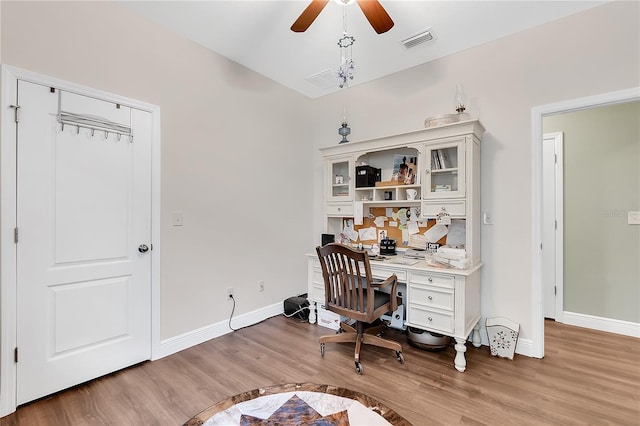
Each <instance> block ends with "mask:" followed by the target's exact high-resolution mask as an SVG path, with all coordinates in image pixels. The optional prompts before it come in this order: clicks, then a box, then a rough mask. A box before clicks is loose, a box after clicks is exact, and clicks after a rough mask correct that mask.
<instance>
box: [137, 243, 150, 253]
mask: <svg viewBox="0 0 640 426" xmlns="http://www.w3.org/2000/svg"><path fill="white" fill-rule="evenodd" d="M138 251H139V252H140V253H146V252H148V251H149V247H148V246H147V245H146V244H140V245H139V246H138Z"/></svg>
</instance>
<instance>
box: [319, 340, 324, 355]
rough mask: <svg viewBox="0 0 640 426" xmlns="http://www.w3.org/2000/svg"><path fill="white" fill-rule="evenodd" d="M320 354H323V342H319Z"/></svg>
mask: <svg viewBox="0 0 640 426" xmlns="http://www.w3.org/2000/svg"><path fill="white" fill-rule="evenodd" d="M320 356H324V343H320Z"/></svg>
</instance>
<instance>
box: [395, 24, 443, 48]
mask: <svg viewBox="0 0 640 426" xmlns="http://www.w3.org/2000/svg"><path fill="white" fill-rule="evenodd" d="M435 39H436V36H435V34H434V32H433V30H432V29H431V28H427V29H426V30H423V31H420V32H419V33H417V34H414V35H412V36H411V37H409V38H405V39H404V40H402V45H403V46H404V47H405V48H407V49H411V48H412V47H416V46H418V45H421V44H424V43H428V42H430V41H434V40H435Z"/></svg>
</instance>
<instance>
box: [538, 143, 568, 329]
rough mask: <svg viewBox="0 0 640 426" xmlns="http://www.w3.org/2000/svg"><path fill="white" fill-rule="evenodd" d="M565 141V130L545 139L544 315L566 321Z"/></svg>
mask: <svg viewBox="0 0 640 426" xmlns="http://www.w3.org/2000/svg"><path fill="white" fill-rule="evenodd" d="M562 141H563V138H562V133H548V134H545V135H544V138H543V143H542V200H543V202H542V204H543V208H542V282H543V288H544V301H543V303H544V317H545V318H550V319H555V320H556V321H558V322H562V310H563V298H562V295H563V278H564V277H563V275H564V273H563V265H564V263H563V262H564V260H563V259H564V254H563V240H562V237H563V199H564V197H563V179H562V173H563V172H562V152H563V148H562Z"/></svg>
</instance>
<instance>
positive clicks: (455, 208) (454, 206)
mask: <svg viewBox="0 0 640 426" xmlns="http://www.w3.org/2000/svg"><path fill="white" fill-rule="evenodd" d="M465 208H466V205H465V202H464V201H445V202H441V201H423V202H422V217H429V218H434V217H436V215H437V214H438V213H441V212H443V211H446V212H447V213H449V215H450V216H451V217H464V216H465V214H466V212H465Z"/></svg>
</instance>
